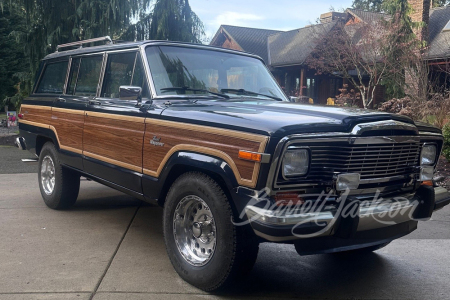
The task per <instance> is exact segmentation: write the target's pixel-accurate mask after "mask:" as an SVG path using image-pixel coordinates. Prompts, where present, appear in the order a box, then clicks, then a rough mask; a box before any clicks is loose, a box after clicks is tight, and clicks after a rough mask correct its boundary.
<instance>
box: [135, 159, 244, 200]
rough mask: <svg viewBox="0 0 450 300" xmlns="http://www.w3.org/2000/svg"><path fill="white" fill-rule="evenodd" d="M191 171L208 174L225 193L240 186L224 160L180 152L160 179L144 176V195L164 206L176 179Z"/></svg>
mask: <svg viewBox="0 0 450 300" xmlns="http://www.w3.org/2000/svg"><path fill="white" fill-rule="evenodd" d="M189 171H199V172H204V173H206V174H207V175H209V176H211V177H212V178H213V179H215V180H216V181H218V183H219V184H220V185H223V186H222V187H223V189H224V190H225V191H233V190H235V189H236V188H237V187H238V186H239V184H238V182H237V180H236V177H235V174H234V173H233V170H232V169H231V167H230V165H229V164H228V163H227V162H225V161H224V160H223V159H221V158H218V157H215V156H211V155H207V154H202V153H197V152H190V151H179V152H175V153H174V154H173V155H172V156H171V157H170V158H169V160H168V161H167V163H166V164H165V166H164V168H163V170H162V172H161V174H160V176H159V177H158V178H155V177H152V176H149V175H144V176H143V181H142V184H143V191H144V195H145V196H146V198H147V199H148V201H150V202H154V203H158V204H159V205H163V202H164V199H165V196H166V194H167V192H168V190H169V188H170V186H171V185H172V183H173V182H174V181H175V179H176V178H178V177H179V176H180V175H181V174H184V173H186V172H189ZM233 198H234V197H233Z"/></svg>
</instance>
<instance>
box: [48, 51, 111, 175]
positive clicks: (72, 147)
mask: <svg viewBox="0 0 450 300" xmlns="http://www.w3.org/2000/svg"><path fill="white" fill-rule="evenodd" d="M102 63H103V53H102V54H93V55H86V56H78V57H77V56H75V57H71V59H70V62H69V65H70V68H69V72H68V74H67V83H66V87H65V90H64V93H63V94H62V95H61V96H59V97H58V98H57V99H55V103H54V105H53V110H52V126H53V127H54V129H55V130H56V132H57V133H58V139H59V143H60V148H61V154H62V155H63V157H64V160H65V161H66V163H67V164H69V165H71V166H72V167H75V168H78V169H80V170H82V169H83V159H82V152H83V129H84V118H85V117H84V114H85V109H86V106H87V105H88V104H89V101H90V100H92V99H93V98H94V97H95V96H96V94H97V89H98V82H99V78H100V73H101V69H102Z"/></svg>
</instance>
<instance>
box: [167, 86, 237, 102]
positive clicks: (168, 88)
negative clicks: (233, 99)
mask: <svg viewBox="0 0 450 300" xmlns="http://www.w3.org/2000/svg"><path fill="white" fill-rule="evenodd" d="M160 91H161V92H163V93H165V92H171V91H183V92H184V93H183V94H185V92H186V91H190V92H194V93H195V92H202V93H208V94H211V95H215V96H219V97H222V98H225V99H230V96H228V95H225V94H221V93H215V92H211V91H209V90H207V89H194V88H191V87H188V86H178V87H177V86H174V87H167V88H162V89H160Z"/></svg>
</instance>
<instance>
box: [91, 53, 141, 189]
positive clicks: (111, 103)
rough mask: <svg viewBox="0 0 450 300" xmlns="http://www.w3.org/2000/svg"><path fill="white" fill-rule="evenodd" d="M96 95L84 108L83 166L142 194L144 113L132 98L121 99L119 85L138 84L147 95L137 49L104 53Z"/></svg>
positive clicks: (94, 173)
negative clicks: (100, 79) (104, 59)
mask: <svg viewBox="0 0 450 300" xmlns="http://www.w3.org/2000/svg"><path fill="white" fill-rule="evenodd" d="M104 69H105V74H104V78H103V80H102V82H103V84H102V87H101V90H100V93H99V96H100V97H98V98H96V99H95V100H94V101H92V102H91V103H90V104H89V105H88V107H87V109H86V117H85V126H84V131H83V150H84V151H83V153H84V159H85V160H84V167H85V170H86V171H87V172H88V173H90V174H93V175H95V176H97V177H100V178H102V179H104V180H107V181H108V182H112V183H114V184H116V185H119V186H121V187H123V188H125V189H126V190H128V191H133V192H136V193H139V194H142V185H141V178H142V147H143V138H144V131H145V117H146V113H145V111H144V110H142V109H141V107H140V106H139V105H138V101H136V100H121V99H120V98H119V87H120V86H139V87H141V88H142V90H143V94H142V98H143V99H142V102H144V103H145V102H146V101H147V100H148V97H149V93H148V84H147V81H146V79H145V75H144V69H143V65H142V60H141V57H140V53H139V52H138V51H137V50H133V51H129V50H128V51H119V52H112V53H107V55H106V63H105V66H104Z"/></svg>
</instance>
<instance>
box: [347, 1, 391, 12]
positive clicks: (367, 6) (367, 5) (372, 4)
mask: <svg viewBox="0 0 450 300" xmlns="http://www.w3.org/2000/svg"><path fill="white" fill-rule="evenodd" d="M382 5H383V0H353V3H352V7H353V8H356V9H362V10H365V11H373V12H381V11H382Z"/></svg>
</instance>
